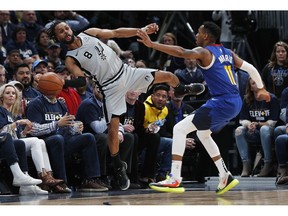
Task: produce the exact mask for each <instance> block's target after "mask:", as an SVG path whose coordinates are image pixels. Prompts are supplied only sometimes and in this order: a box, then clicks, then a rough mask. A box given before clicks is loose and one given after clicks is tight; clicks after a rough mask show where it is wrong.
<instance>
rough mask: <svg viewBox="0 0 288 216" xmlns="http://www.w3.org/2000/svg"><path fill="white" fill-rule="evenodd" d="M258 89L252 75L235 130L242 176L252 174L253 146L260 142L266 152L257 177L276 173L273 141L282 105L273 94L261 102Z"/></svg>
mask: <svg viewBox="0 0 288 216" xmlns="http://www.w3.org/2000/svg"><path fill="white" fill-rule="evenodd" d="M257 91H258V88H257V86H256V84H255V82H254V81H253V80H252V79H251V78H249V84H248V85H247V88H246V95H245V97H244V100H243V106H242V110H241V112H240V115H239V119H240V120H239V122H240V126H239V127H238V128H236V130H235V139H236V145H237V148H238V151H239V154H240V157H241V159H242V162H243V170H242V173H241V177H249V176H250V175H251V173H252V164H251V163H252V158H251V145H252V144H253V143H254V144H255V143H256V144H257V143H260V144H261V146H262V150H263V153H264V167H263V168H262V169H261V171H260V173H259V174H258V175H257V176H258V177H267V176H271V175H272V174H273V161H272V155H273V152H272V143H273V132H274V128H275V125H276V123H277V121H278V119H279V114H280V104H279V101H278V100H277V98H276V97H275V95H274V94H272V93H270V97H271V101H270V102H266V101H258V100H257V99H256V98H255V95H256V93H257Z"/></svg>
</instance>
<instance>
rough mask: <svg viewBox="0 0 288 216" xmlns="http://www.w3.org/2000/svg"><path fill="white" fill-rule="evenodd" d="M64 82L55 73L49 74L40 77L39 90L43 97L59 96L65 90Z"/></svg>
mask: <svg viewBox="0 0 288 216" xmlns="http://www.w3.org/2000/svg"><path fill="white" fill-rule="evenodd" d="M63 85H64V80H63V79H62V78H61V77H60V76H59V75H58V74H56V73H54V72H47V73H45V74H43V75H42V76H40V78H39V82H38V86H37V88H38V90H39V91H40V92H41V93H42V94H43V95H55V96H56V95H58V94H59V93H60V92H61V91H62V88H63Z"/></svg>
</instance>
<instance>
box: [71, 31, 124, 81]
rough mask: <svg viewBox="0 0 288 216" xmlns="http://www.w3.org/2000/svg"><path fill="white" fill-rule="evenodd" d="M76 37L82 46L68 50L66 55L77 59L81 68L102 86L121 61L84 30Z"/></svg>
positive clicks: (113, 74)
mask: <svg viewBox="0 0 288 216" xmlns="http://www.w3.org/2000/svg"><path fill="white" fill-rule="evenodd" d="M78 37H79V38H80V39H81V41H82V46H81V47H79V48H77V49H74V50H69V51H68V52H67V56H70V57H72V58H74V59H75V60H76V61H78V63H79V65H80V67H81V69H82V70H83V71H84V72H85V73H86V74H88V75H89V76H91V78H93V79H95V78H96V80H97V81H98V82H99V84H100V85H101V86H102V85H103V84H105V82H106V81H108V80H110V79H112V78H113V77H114V76H115V75H116V74H117V73H119V71H120V70H121V68H122V65H123V62H122V60H121V59H120V58H119V57H118V56H117V54H116V53H115V52H114V51H113V50H112V49H111V48H110V47H108V46H107V45H106V44H104V43H103V42H101V41H100V40H99V39H98V38H96V37H94V36H91V35H88V34H86V33H84V32H82V33H80V34H79V35H78Z"/></svg>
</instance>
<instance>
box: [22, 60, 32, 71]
mask: <svg viewBox="0 0 288 216" xmlns="http://www.w3.org/2000/svg"><path fill="white" fill-rule="evenodd" d="M34 61H35V59H33V58H32V57H27V58H24V59H23V63H24V64H27V65H28V66H29V67H30V69H31V70H32V66H33V63H34Z"/></svg>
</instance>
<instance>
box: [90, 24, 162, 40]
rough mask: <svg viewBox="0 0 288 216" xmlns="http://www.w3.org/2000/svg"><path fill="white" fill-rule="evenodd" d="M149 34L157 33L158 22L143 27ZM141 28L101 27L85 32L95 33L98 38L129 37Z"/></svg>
mask: <svg viewBox="0 0 288 216" xmlns="http://www.w3.org/2000/svg"><path fill="white" fill-rule="evenodd" d="M141 29H143V30H144V31H145V32H147V34H153V33H156V32H157V31H158V29H159V27H158V25H157V24H156V23H151V24H149V25H147V26H145V27H143V28H141ZM138 30H139V28H117V29H99V28H90V29H87V30H86V31H85V33H87V34H90V35H94V36H96V37H98V38H106V39H107V38H108V39H109V38H129V37H134V36H136V34H137V31H138Z"/></svg>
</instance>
